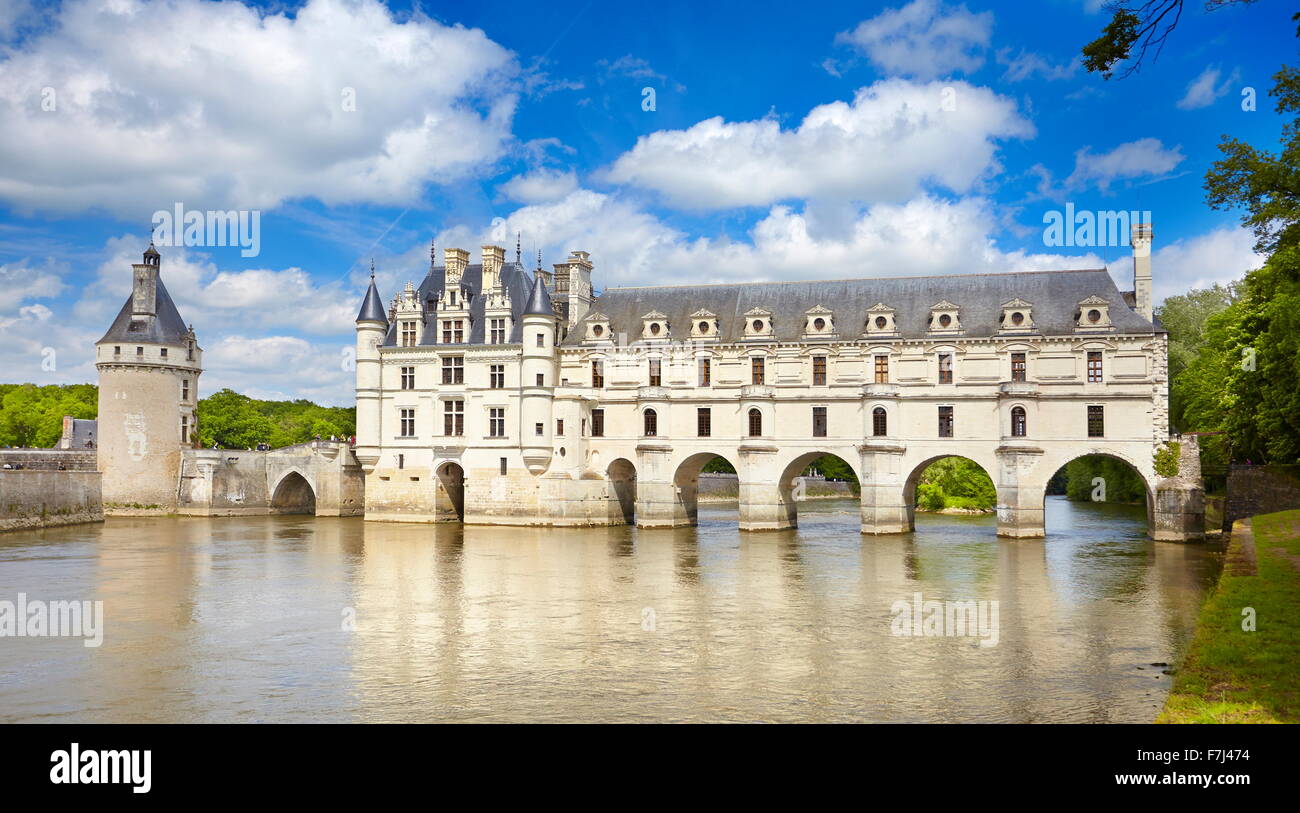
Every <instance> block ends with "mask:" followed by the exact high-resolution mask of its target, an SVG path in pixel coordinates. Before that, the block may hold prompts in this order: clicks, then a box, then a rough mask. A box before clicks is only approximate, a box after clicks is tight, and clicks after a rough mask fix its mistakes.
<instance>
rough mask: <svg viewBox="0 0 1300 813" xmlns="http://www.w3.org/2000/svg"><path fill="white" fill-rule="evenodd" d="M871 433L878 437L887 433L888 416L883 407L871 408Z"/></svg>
mask: <svg viewBox="0 0 1300 813" xmlns="http://www.w3.org/2000/svg"><path fill="white" fill-rule="evenodd" d="M871 434H872V435H874V436H875V437H878V438H883V437H885V436H886V435H888V434H889V416H888V414H886V413H885V408H884V407H876V408H875V409H873V410H871Z"/></svg>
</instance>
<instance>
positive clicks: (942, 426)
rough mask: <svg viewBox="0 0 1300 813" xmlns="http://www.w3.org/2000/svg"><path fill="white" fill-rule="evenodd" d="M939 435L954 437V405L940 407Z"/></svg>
mask: <svg viewBox="0 0 1300 813" xmlns="http://www.w3.org/2000/svg"><path fill="white" fill-rule="evenodd" d="M939 437H941V438H950V437H952V407H950V406H941V407H939Z"/></svg>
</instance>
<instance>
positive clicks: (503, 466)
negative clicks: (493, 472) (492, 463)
mask: <svg viewBox="0 0 1300 813" xmlns="http://www.w3.org/2000/svg"><path fill="white" fill-rule="evenodd" d="M501 473H502V474H505V473H506V459H505V458H504V457H503V458H501Z"/></svg>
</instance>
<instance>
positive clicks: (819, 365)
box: [813, 356, 826, 387]
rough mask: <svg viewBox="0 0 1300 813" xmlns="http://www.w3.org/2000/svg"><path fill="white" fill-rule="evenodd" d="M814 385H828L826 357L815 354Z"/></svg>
mask: <svg viewBox="0 0 1300 813" xmlns="http://www.w3.org/2000/svg"><path fill="white" fill-rule="evenodd" d="M813 386H814V387H824V386H826V357H825V356H813Z"/></svg>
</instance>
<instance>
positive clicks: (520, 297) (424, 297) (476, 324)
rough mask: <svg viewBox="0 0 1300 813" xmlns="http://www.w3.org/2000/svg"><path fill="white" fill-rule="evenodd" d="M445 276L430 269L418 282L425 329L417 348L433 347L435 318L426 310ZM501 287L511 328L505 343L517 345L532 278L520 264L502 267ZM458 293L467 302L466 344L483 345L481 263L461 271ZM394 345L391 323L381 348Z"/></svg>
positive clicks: (439, 292)
mask: <svg viewBox="0 0 1300 813" xmlns="http://www.w3.org/2000/svg"><path fill="white" fill-rule="evenodd" d="M446 272H447V268H446V266H444V265H439V266H434V267H432V268H430V269H429V273H428V274H427V275H426V276H425V278H424V279H423V280H421V282H420V285H419V287H418V288H417V291H418V295H419V298H420V301H421V302H424V303H425V308H426V310H425V319H426V320H427V325H428V327H427V328H426V329H425V331H424V337H423V341H422V342H421V343H420V346H421V347H424V346H431V345H435V344H437V336H438V332H437V330H435V326H436V322H435V320H436V319H437V318H438V315H437V311H436V310H429V300H430V299H431V298H432V299H433V300H434V302H433V304H434V305H436V304H437V301H438V300H439V299H441V297H442V291H443V288H444V287H445V284H446ZM501 285H502V287H503V288H505V291H506V294H507V295H508V296H509V297H510V311H511V313H510V317H511V325H512V327H511V330H510V335H509V336H507V337H506V340H507V341H508V342H509V343H512V344H518V343H520V342H521V341H523V325H522V324H521V323H520V318H519V317H520V316H521V315H522V312H523V308H524V306H525V305H526V304H527V303H528V298H529V294H530V292H531V289H532V285H533V275H532V274H531V273H530V272H528V271H527V270H525V269H524V267H523V265H521V264H520V263H517V262H513V263H505V264H503V265H502V266H501ZM460 290H461V291H462V292H463V294H464V296H466V297H467V298H469V300H470V306H469V315H470V323H469V325H468V327H469V332H468V335H467V336H466V339H467V342H466V343H467V344H485V343H486V336H487V326H486V325H485V324H484V323H485V322H486V319H485V318H484V315H483V314H484V308H485V306H486V304H487V302H486V299H487V298H486V297H484V296H481V295H480V294H482V292H483V265H482V264H481V263H478V264H475V265H468V266H466V267H465V271H464V272H463V273H462V274H461V277H460ZM385 318H387V314H385ZM396 345H397V325H396V323H393V324H390V325H389V326H388V335H387V336H386V337H385V338H384V347H395V346H396ZM443 346H444V347H445V346H446V345H443Z"/></svg>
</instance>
